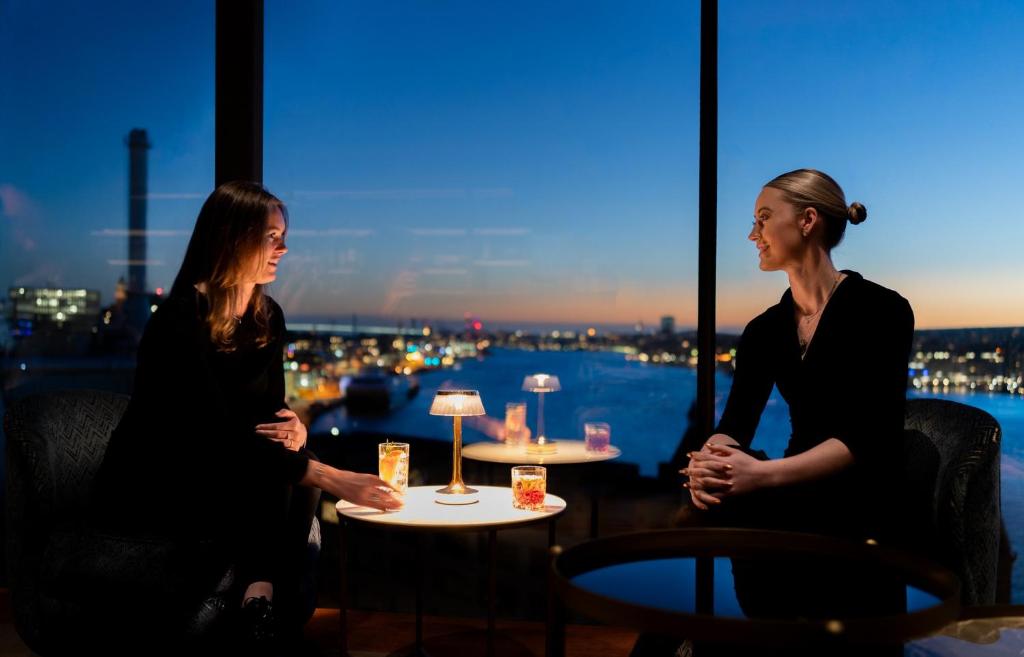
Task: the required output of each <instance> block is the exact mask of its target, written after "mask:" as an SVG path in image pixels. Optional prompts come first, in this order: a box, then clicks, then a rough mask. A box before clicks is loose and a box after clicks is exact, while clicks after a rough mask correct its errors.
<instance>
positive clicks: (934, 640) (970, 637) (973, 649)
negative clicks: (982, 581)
mask: <svg viewBox="0 0 1024 657" xmlns="http://www.w3.org/2000/svg"><path fill="white" fill-rule="evenodd" d="M1022 654H1024V606H1021V605H991V606H985V607H967V608H965V609H964V610H963V612H962V613H961V614H960V618H959V619H958V620H957V621H956V622H954V623H950V624H949V625H947V626H946V627H944V628H942V630H940V631H939V632H938V633H936V634H935V635H934V636H930V637H928V638H925V639H920V640H918V641H914V642H913V643H911V644H909V645H908V646H907V651H906V655H907V657H1002V656H1003V655H1022Z"/></svg>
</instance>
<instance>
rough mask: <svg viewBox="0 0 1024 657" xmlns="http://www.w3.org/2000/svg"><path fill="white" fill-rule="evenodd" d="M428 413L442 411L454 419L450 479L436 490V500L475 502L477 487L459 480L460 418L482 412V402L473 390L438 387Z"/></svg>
mask: <svg viewBox="0 0 1024 657" xmlns="http://www.w3.org/2000/svg"><path fill="white" fill-rule="evenodd" d="M430 414H431V415H443V416H446V417H451V418H453V420H454V424H453V433H454V446H453V448H452V480H451V483H449V484H448V485H447V486H445V487H444V488H440V489H438V490H437V496H436V497H435V498H434V501H435V502H438V503H440V504H475V503H476V502H478V501H479V498H478V497H477V491H476V489H474V488H470V487H469V486H467V485H466V484H465V483H463V481H462V418H463V417H465V416H467V415H483V414H484V404H483V402H482V401H481V400H480V393H479V392H477V391H476V390H438V391H437V394H435V395H434V401H433V403H431V404H430Z"/></svg>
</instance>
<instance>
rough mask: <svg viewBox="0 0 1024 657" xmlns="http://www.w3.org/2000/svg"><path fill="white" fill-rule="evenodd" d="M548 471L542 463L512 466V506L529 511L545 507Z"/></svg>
mask: <svg viewBox="0 0 1024 657" xmlns="http://www.w3.org/2000/svg"><path fill="white" fill-rule="evenodd" d="M547 483H548V472H547V470H546V469H545V468H544V467H543V466H540V465H517V466H515V467H514V468H512V506H514V507H515V508H517V509H526V510H527V511H541V510H543V509H544V496H545V494H546V493H547Z"/></svg>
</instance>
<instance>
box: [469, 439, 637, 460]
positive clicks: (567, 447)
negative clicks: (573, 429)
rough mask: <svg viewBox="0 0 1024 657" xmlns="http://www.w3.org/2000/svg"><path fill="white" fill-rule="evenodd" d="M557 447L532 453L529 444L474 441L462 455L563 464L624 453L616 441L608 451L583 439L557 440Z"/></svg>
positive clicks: (609, 457) (606, 457)
mask: <svg viewBox="0 0 1024 657" xmlns="http://www.w3.org/2000/svg"><path fill="white" fill-rule="evenodd" d="M554 444H555V446H556V451H554V452H548V453H546V454H532V453H530V452H527V451H526V446H525V445H506V444H505V443H489V442H488V443H474V444H472V445H467V446H465V447H463V448H462V456H463V457H465V458H467V459H473V460H474V461H488V462H490V463H513V464H516V465H561V464H569V463H597V462H598V461H610V460H612V459H615V458H618V457H620V456H622V450H621V449H619V448H618V447H615V446H614V445H609V446H608V451H607V452H588V451H587V448H586V443H585V442H584V441H582V440H557V439H556V440H555V441H554Z"/></svg>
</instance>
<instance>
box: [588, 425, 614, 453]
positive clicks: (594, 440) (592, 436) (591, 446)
mask: <svg viewBox="0 0 1024 657" xmlns="http://www.w3.org/2000/svg"><path fill="white" fill-rule="evenodd" d="M583 439H584V441H585V444H586V449H587V451H588V452H596V453H599V454H603V453H605V452H607V451H608V445H610V444H611V442H612V428H611V427H610V426H609V425H608V423H607V422H587V423H585V424H584V425H583Z"/></svg>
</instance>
